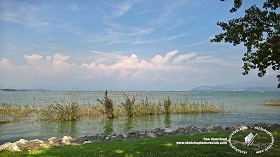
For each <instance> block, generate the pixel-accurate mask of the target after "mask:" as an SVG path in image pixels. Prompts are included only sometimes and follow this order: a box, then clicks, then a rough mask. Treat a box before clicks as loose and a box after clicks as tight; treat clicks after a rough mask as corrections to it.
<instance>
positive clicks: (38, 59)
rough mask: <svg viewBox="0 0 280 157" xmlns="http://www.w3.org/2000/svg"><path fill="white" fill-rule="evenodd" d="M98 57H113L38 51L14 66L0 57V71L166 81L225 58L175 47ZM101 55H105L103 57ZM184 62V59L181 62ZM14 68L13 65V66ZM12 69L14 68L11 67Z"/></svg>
mask: <svg viewBox="0 0 280 157" xmlns="http://www.w3.org/2000/svg"><path fill="white" fill-rule="evenodd" d="M98 54H102V57H106V55H108V56H112V55H113V56H115V57H113V58H111V59H114V61H113V62H111V63H99V62H95V61H92V62H90V63H81V64H77V63H70V62H69V59H70V56H67V55H64V54H59V53H57V54H54V55H52V56H42V55H38V54H32V55H24V59H25V60H26V62H27V64H24V65H21V66H17V65H13V64H11V63H10V61H9V60H8V59H2V60H0V65H1V67H2V68H1V69H0V73H3V72H4V70H3V66H4V67H5V69H9V68H12V67H13V68H14V70H13V71H14V73H16V72H17V71H21V74H22V75H26V76H28V75H31V76H32V77H41V78H66V77H67V78H77V79H97V78H114V79H135V80H167V79H170V78H173V79H174V76H175V77H176V76H183V75H195V74H203V73H204V72H205V71H206V72H209V71H211V70H209V69H205V67H207V66H204V67H203V68H202V67H200V66H197V65H201V64H209V63H210V64H219V65H223V66H229V64H224V63H225V61H223V60H222V59H219V58H215V57H213V56H199V55H198V54H197V53H195V52H192V53H185V54H181V55H178V54H179V51H178V50H174V51H171V52H168V53H166V54H165V55H155V56H154V57H152V58H151V59H140V58H139V57H138V56H137V55H136V54H134V53H133V54H131V55H129V56H126V55H121V54H114V53H113V54H111V53H103V52H99V53H98ZM104 55H105V56H104ZM184 61H187V62H184ZM15 67H16V68H15ZM15 69H16V70H15Z"/></svg>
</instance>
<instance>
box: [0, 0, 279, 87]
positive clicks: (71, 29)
mask: <svg viewBox="0 0 280 157" xmlns="http://www.w3.org/2000/svg"><path fill="white" fill-rule="evenodd" d="M253 3H256V1H254V0H248V1H245V2H244V4H243V6H242V7H241V8H240V10H239V11H238V12H237V13H230V12H229V10H230V9H231V7H232V6H233V0H227V1H225V2H221V1H220V0H210V1H209V0H207V1H205V0H196V1H193V0H174V1H170V0H80V1H78V0H77V1H74V0H48V1H41V0H0V88H15V89H36V88H44V89H51V90H69V89H73V88H74V89H78V90H93V91H94V90H147V91H148V90H174V91H176V90H189V89H192V88H194V87H197V86H204V85H220V84H236V83H237V84H238V83H242V84H245V85H248V86H271V87H276V86H277V79H276V72H274V71H272V70H268V71H267V74H266V76H265V77H263V78H258V77H257V71H250V72H249V75H246V76H243V75H242V72H243V69H242V66H243V62H242V57H243V55H244V53H245V52H246V49H245V48H244V47H243V45H238V46H232V45H231V44H228V43H223V42H221V43H211V42H210V39H211V38H213V37H214V36H215V35H216V34H219V33H222V30H221V28H220V27H219V26H217V25H216V23H217V22H218V21H228V20H229V19H232V18H236V17H240V16H242V15H244V9H245V8H248V7H249V6H250V5H252V4H253ZM257 5H259V4H257Z"/></svg>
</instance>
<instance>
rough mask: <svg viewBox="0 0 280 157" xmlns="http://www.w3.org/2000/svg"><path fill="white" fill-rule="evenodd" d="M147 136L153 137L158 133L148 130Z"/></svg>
mask: <svg viewBox="0 0 280 157" xmlns="http://www.w3.org/2000/svg"><path fill="white" fill-rule="evenodd" d="M147 136H148V137H151V138H154V137H157V135H156V134H155V133H153V132H148V133H147Z"/></svg>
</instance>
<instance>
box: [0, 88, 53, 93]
mask: <svg viewBox="0 0 280 157" xmlns="http://www.w3.org/2000/svg"><path fill="white" fill-rule="evenodd" d="M0 91H5V92H16V91H34V92H49V91H51V90H46V89H41V88H40V89H10V88H5V89H0Z"/></svg>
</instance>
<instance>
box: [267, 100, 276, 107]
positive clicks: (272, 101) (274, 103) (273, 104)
mask: <svg viewBox="0 0 280 157" xmlns="http://www.w3.org/2000/svg"><path fill="white" fill-rule="evenodd" d="M265 105H267V106H280V100H269V101H266V102H265Z"/></svg>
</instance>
